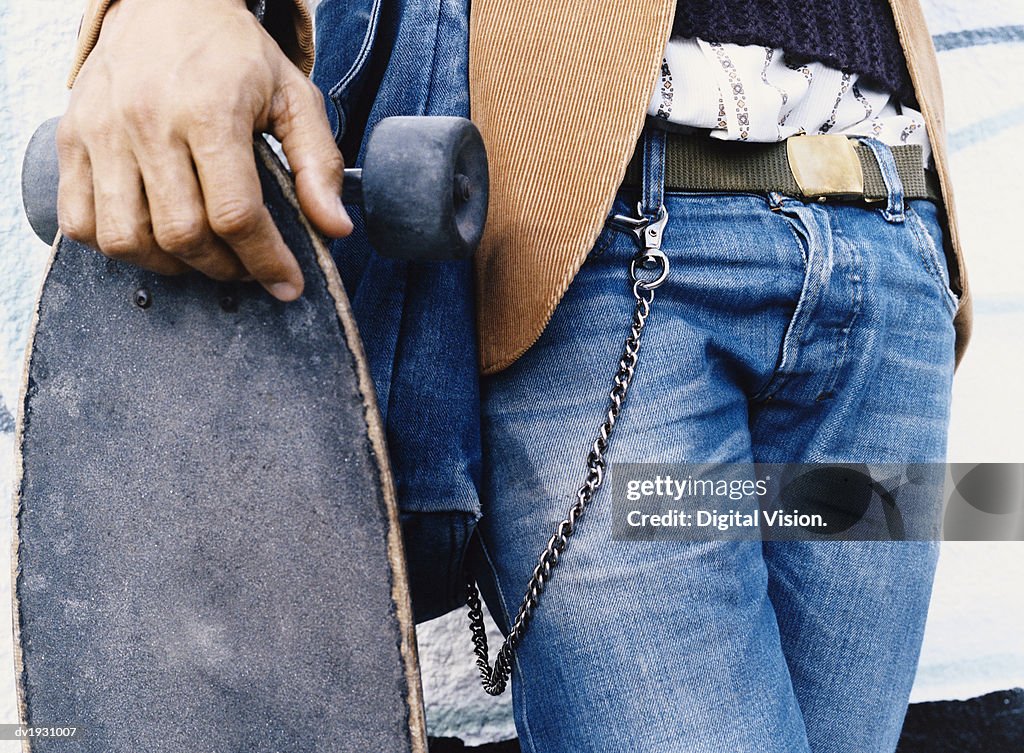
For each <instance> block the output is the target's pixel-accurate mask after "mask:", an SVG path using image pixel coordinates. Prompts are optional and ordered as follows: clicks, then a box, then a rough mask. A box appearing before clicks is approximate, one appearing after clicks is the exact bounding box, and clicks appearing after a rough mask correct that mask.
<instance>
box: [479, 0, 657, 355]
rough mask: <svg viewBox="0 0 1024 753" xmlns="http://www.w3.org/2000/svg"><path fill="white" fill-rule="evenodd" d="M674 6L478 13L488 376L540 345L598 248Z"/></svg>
mask: <svg viewBox="0 0 1024 753" xmlns="http://www.w3.org/2000/svg"><path fill="white" fill-rule="evenodd" d="M674 5H675V4H674V2H673V0H650V1H648V2H629V3H608V2H604V1H603V0H579V1H578V2H574V3H571V4H570V3H550V2H540V3H522V2H518V0H479V2H474V3H473V4H472V7H471V11H470V24H469V30H470V31H469V34H470V41H469V67H470V103H471V104H470V107H471V110H472V114H473V120H474V121H475V122H476V124H477V126H479V128H480V131H481V133H482V134H483V137H484V142H485V143H486V145H487V156H488V159H489V161H490V174H491V203H490V210H489V212H488V218H487V229H486V231H485V233H484V239H483V242H482V244H481V247H480V250H479V251H478V252H477V256H476V274H477V283H478V284H477V320H478V325H479V332H480V358H481V368H482V370H483V372H484V373H491V372H495V371H499V370H501V369H502V368H504V367H505V366H507V365H508V364H510V363H511V362H512V361H514V360H515V359H516V358H518V357H519V356H520V355H521V354H522V353H523V352H524V351H525V350H526V349H527V348H528V347H529V346H530V345H532V344H533V343H534V342H535V341H536V340H537V338H538V337H540V334H541V332H542V331H543V329H544V327H545V325H546V324H547V322H548V320H549V319H550V318H551V314H552V312H553V311H554V309H555V305H556V304H557V303H558V301H559V299H560V298H561V297H562V294H563V293H564V292H565V290H566V289H567V288H568V287H569V283H570V282H571V281H572V278H573V277H574V276H575V274H576V271H577V270H578V269H579V267H580V265H581V264H582V263H583V259H584V258H585V257H586V255H587V251H588V250H589V249H590V248H591V246H593V244H594V242H595V240H596V239H597V236H598V235H599V234H600V232H601V229H602V226H603V224H604V219H605V216H606V215H607V213H608V211H609V209H610V208H611V203H612V200H613V199H614V197H615V190H616V188H617V187H618V185H619V183H620V182H621V181H622V176H623V175H624V173H625V170H626V165H627V164H628V162H629V159H630V157H631V156H632V154H633V147H634V146H635V145H636V140H637V138H638V137H639V135H640V131H641V130H642V128H643V123H644V113H645V111H646V108H647V102H648V101H649V100H650V97H651V85H652V82H653V81H654V78H655V75H656V73H657V71H658V69H659V66H660V64H661V56H662V52H663V50H664V49H665V44H666V42H667V41H668V35H669V28H670V26H671V22H672V12H673V9H674Z"/></svg>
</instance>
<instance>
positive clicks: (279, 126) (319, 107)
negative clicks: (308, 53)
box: [269, 69, 352, 238]
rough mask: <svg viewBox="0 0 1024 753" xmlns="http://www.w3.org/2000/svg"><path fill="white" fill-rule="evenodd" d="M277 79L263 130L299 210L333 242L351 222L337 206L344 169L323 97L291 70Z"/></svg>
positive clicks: (350, 227) (344, 231)
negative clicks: (279, 151)
mask: <svg viewBox="0 0 1024 753" xmlns="http://www.w3.org/2000/svg"><path fill="white" fill-rule="evenodd" d="M283 77H284V81H283V83H282V84H281V86H280V87H279V88H278V91H277V93H276V94H275V96H274V100H273V103H272V106H271V109H270V123H269V128H270V130H271V133H273V134H274V136H275V137H276V138H277V139H278V141H280V142H281V146H282V148H283V149H284V153H285V156H286V157H287V158H288V164H289V166H290V167H291V169H292V173H293V174H294V175H295V191H296V194H297V196H298V199H299V206H300V207H301V208H302V211H303V213H304V214H305V215H306V216H307V217H308V218H309V219H310V221H311V222H312V223H313V224H314V225H315V226H316V227H317V228H318V229H319V230H320V231H321V232H323V233H325V234H326V235H329V236H331V237H334V238H340V237H343V236H346V235H348V234H349V233H351V232H352V220H351V219H349V216H348V212H346V211H345V207H344V206H342V203H341V182H342V176H343V174H344V167H345V165H344V162H343V161H342V158H341V153H340V152H339V151H338V147H337V146H336V145H335V143H334V136H333V135H332V133H331V126H330V124H329V123H328V121H327V115H326V113H325V112H324V103H323V98H322V97H321V95H320V91H319V90H318V89H317V88H316V86H314V85H313V84H312V83H311V82H310V81H309V80H308V79H306V77H305V76H303V75H302V74H301V73H299V71H298V70H297V69H291V70H288V71H286V73H285V74H283Z"/></svg>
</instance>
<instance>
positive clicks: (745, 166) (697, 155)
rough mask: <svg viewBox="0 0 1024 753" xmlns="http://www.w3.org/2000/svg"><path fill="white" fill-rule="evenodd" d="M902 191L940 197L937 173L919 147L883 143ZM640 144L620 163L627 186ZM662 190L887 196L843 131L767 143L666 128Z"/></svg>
mask: <svg viewBox="0 0 1024 753" xmlns="http://www.w3.org/2000/svg"><path fill="white" fill-rule="evenodd" d="M889 148H890V149H891V150H892V155H893V159H894V161H895V163H896V169H897V172H898V174H899V177H900V180H901V182H902V183H903V197H904V198H905V199H930V200H932V201H938V200H939V197H940V195H941V194H940V189H939V181H938V177H937V176H936V175H935V174H934V173H933V172H932V171H930V170H925V169H924V166H923V164H922V159H921V147H920V146H919V145H917V144H902V145H900V146H893V147H889ZM642 155H643V153H642V150H639V149H638V151H637V153H636V155H634V157H633V160H632V162H630V164H629V168H628V169H627V171H626V179H625V181H624V182H623V185H625V186H639V185H640V184H641V177H642V175H643V158H642ZM665 190H667V191H688V192H694V193H771V192H776V193H780V194H783V195H785V196H793V197H799V198H804V199H807V200H812V201H847V202H849V201H853V202H856V201H863V202H881V201H885V200H886V199H887V198H888V196H889V191H888V189H887V188H886V185H885V181H884V179H883V178H882V171H881V169H880V168H879V166H878V162H877V161H876V159H875V156H874V154H873V152H872V151H871V149H870V148H869V147H868V146H865V145H863V144H861V143H859V142H857V141H855V140H853V139H848V138H847V137H845V136H842V135H832V134H828V135H821V136H792V137H790V138H789V139H786V140H785V141H780V142H777V143H770V144H755V143H749V142H737V141H721V140H719V139H712V138H709V137H707V136H695V135H689V134H677V133H669V134H668V136H667V139H666V146H665Z"/></svg>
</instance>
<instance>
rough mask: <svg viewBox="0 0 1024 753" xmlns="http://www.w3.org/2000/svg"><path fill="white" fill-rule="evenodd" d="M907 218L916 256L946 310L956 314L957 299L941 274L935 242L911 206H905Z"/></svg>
mask: <svg viewBox="0 0 1024 753" xmlns="http://www.w3.org/2000/svg"><path fill="white" fill-rule="evenodd" d="M907 220H908V222H907V225H908V226H909V227H910V230H911V232H912V233H913V235H914V239H915V241H916V243H915V244H914V246H915V247H916V250H917V255H918V258H919V259H920V260H921V262H922V264H923V265H924V270H925V272H927V273H928V276H929V277H930V278H931V279H932V281H933V282H934V283H935V284H936V285H937V286H938V288H939V293H940V294H941V295H942V300H943V303H944V304H945V306H946V310H947V311H949V313H950V314H951V315H956V311H957V308H958V306H959V301H958V300H956V299H955V298H954V295H955V294H954V293H953V291H952V289H951V287H950V285H949V283H948V282H947V281H946V278H945V276H944V275H943V274H942V266H941V264H940V262H939V258H938V253H939V252H938V249H937V248H936V247H935V242H934V241H933V240H932V237H931V235H930V234H929V233H928V230H927V228H925V226H924V222H923V221H922V219H921V217H920V216H919V215H918V214H917V212H915V211H914V209H913V207H907Z"/></svg>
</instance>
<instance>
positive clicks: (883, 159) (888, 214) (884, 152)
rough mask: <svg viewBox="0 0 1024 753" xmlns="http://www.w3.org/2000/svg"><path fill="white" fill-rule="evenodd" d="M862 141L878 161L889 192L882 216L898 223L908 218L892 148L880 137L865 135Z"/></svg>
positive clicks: (888, 220)
mask: <svg viewBox="0 0 1024 753" xmlns="http://www.w3.org/2000/svg"><path fill="white" fill-rule="evenodd" d="M858 140H859V141H860V143H862V144H864V145H865V146H867V147H868V148H869V149H870V150H871V153H872V154H873V155H874V157H875V162H877V163H878V169H879V170H881V172H882V180H883V181H884V182H885V187H886V190H887V192H888V194H889V195H888V199H887V201H886V207H885V209H883V210H882V216H883V217H884V218H885V219H886V221H887V222H892V223H894V224H898V223H901V222H903V221H904V220H905V219H906V218H907V214H906V207H905V202H904V200H903V195H904V192H903V181H902V180H901V179H900V174H899V170H898V169H897V167H896V160H895V158H894V157H893V154H892V150H891V149H890V148H889V147H888V146H886V145H885V144H883V143H882V142H881V141H879V140H878V139H874V138H870V137H864V138H861V139H858Z"/></svg>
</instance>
